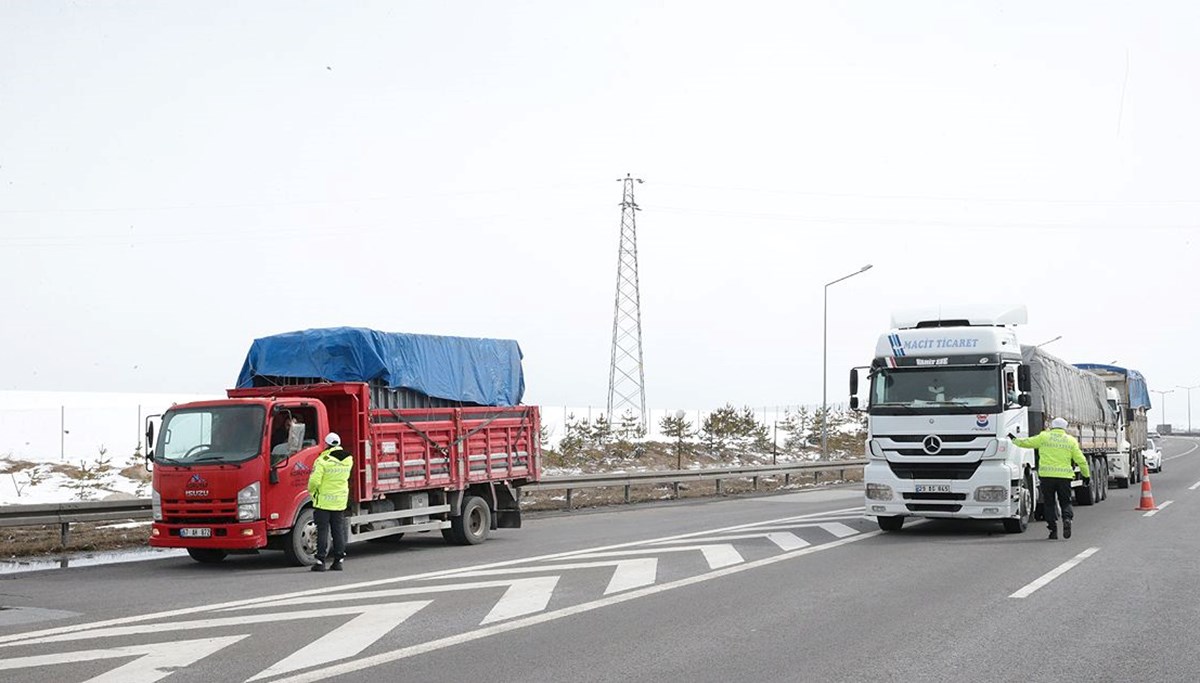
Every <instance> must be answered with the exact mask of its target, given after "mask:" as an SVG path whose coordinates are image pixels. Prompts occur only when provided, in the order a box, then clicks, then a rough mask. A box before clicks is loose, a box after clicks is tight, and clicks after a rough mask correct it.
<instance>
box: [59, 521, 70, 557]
mask: <svg viewBox="0 0 1200 683" xmlns="http://www.w3.org/2000/svg"><path fill="white" fill-rule="evenodd" d="M58 539H59V542H60V543H62V547H63V549H64V550H66V548H67V543H68V542H69V541H70V540H71V523H70V522H63V523H62V524H60V525H59V533H58Z"/></svg>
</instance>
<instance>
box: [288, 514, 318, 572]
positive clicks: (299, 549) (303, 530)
mask: <svg viewBox="0 0 1200 683" xmlns="http://www.w3.org/2000/svg"><path fill="white" fill-rule="evenodd" d="M283 555H284V557H286V558H287V561H288V564H290V565H292V566H294V567H305V566H308V565H313V564H316V563H317V524H316V522H314V521H313V511H312V508H304V509H303V510H301V511H300V515H299V516H298V517H296V523H295V524H294V525H293V526H292V531H291V532H290V533H289V534H288V535H287V538H286V539H285V540H284V543H283Z"/></svg>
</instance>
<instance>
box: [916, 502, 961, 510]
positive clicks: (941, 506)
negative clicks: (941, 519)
mask: <svg viewBox="0 0 1200 683" xmlns="http://www.w3.org/2000/svg"><path fill="white" fill-rule="evenodd" d="M905 507H907V508H908V511H909V512H958V511H959V510H961V509H962V506H961V505H952V504H949V503H909V504H908V505H905Z"/></svg>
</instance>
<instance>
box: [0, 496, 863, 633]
mask: <svg viewBox="0 0 1200 683" xmlns="http://www.w3.org/2000/svg"><path fill="white" fill-rule="evenodd" d="M797 495H799V494H797ZM862 510H863V508H862V506H861V505H859V506H855V507H849V508H841V509H837V510H826V511H823V512H813V513H809V514H806V515H793V516H789V517H782V518H779V519H773V520H765V521H761V522H751V523H748V524H737V525H734V526H729V527H722V528H718V529H708V530H705V531H695V532H690V533H686V534H676V535H673V536H664V537H661V538H649V539H643V540H638V541H628V542H625V543H617V544H613V545H608V546H598V547H595V548H587V549H582V550H571V551H566V552H560V553H551V554H548V555H540V556H535V557H529V558H519V559H515V560H505V561H503V562H493V563H489V564H482V565H476V566H474V567H463V568H460V569H442V570H437V571H432V572H425V573H422V574H411V575H408V576H398V577H392V578H387V579H376V580H373V581H362V582H359V583H356V584H348V585H344V586H335V587H324V588H316V589H309V590H301V591H293V592H291V593H282V594H279V595H273V596H263V597H257V598H246V599H242V600H232V601H229V602H224V603H218V604H215V605H197V606H195V607H184V608H180V609H173V610H163V611H161V612H151V613H149V614H136V615H131V616H128V617H117V618H115V619H106V620H103V621H96V622H91V623H84V624H74V625H70V626H58V627H53V628H48V629H42V630H39V631H29V632H26V633H13V634H10V635H6V636H0V648H2V647H10V646H12V645H16V644H21V643H24V642H29V641H31V640H32V639H36V638H41V637H44V636H53V635H57V634H61V633H75V632H79V631H89V630H93V629H100V628H106V627H109V626H119V625H123V624H136V623H139V622H144V621H151V620H155V619H171V618H176V617H181V616H184V615H188V614H197V613H201V612H211V611H215V610H220V609H225V608H230V607H239V606H243V605H246V606H249V605H257V604H261V603H266V602H271V601H274V600H280V599H284V598H298V597H304V596H310V595H321V594H326V593H336V592H338V591H345V590H356V589H361V588H369V587H372V586H382V585H389V584H395V583H400V582H403V581H412V580H417V579H432V578H440V577H450V576H454V575H456V574H460V573H462V572H464V571H472V570H483V569H492V568H499V567H511V566H514V565H519V564H528V563H531V562H544V561H548V560H557V559H564V558H569V557H576V556H579V555H582V554H587V553H593V552H602V551H607V550H616V549H619V548H629V547H634V546H644V545H646V544H648V543H654V542H656V541H665V540H671V539H676V538H691V537H695V536H702V535H705V534H716V533H721V532H726V531H737V530H741V529H750V528H753V527H756V526H763V525H769V524H784V523H787V522H796V521H802V520H814V519H822V518H825V517H826V516H832V515H841V514H845V513H850V512H858V513H860V514H861V513H862Z"/></svg>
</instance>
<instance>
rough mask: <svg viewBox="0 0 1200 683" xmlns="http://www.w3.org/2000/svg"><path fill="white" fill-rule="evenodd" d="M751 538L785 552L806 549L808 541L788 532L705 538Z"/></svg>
mask: <svg viewBox="0 0 1200 683" xmlns="http://www.w3.org/2000/svg"><path fill="white" fill-rule="evenodd" d="M752 538H765V539H767V540H768V541H770V542H772V543H774V544H775V545H777V546H779V549H780V550H783V551H784V552H787V551H789V550H799V549H800V548H805V547H808V546H809V545H810V544H809V542H808V541H806V540H804V539H803V538H800V537H799V536H797V535H796V534H793V533H789V532H786V531H784V532H767V533H762V534H732V535H728V534H722V535H720V536H706V537H705V539H704V540H706V541H744V540H748V539H752ZM691 542H692V539H683V540H675V541H659V542H658V543H655V544H654V545H669V544H672V543H691Z"/></svg>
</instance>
